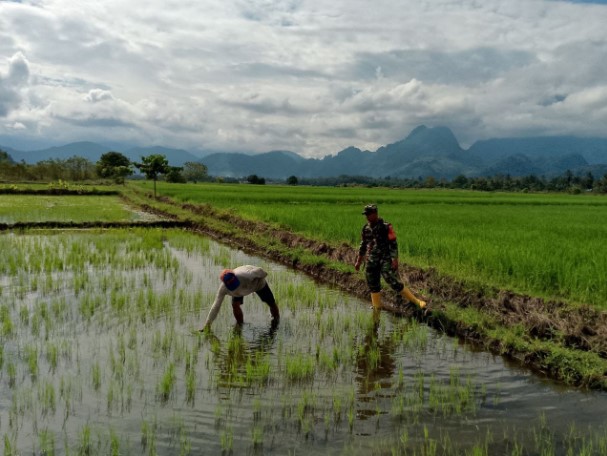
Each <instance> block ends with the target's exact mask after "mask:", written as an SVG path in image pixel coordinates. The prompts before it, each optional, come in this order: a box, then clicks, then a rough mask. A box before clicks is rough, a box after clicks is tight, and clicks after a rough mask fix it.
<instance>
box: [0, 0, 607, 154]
mask: <svg viewBox="0 0 607 456" xmlns="http://www.w3.org/2000/svg"><path fill="white" fill-rule="evenodd" d="M605 24H607V1H592V2H590V1H579V0H576V1H556V0H508V1H503V0H398V1H397V0H373V1H369V0H332V1H331V2H328V1H326V0H180V1H177V0H146V1H145V2H143V1H138V0H130V1H125V0H94V1H93V0H80V1H73V0H32V1H26V0H23V1H12V0H9V1H7V0H0V146H1V145H2V144H5V145H6V144H7V142H9V143H10V144H11V146H10V147H13V148H19V147H16V146H19V145H21V146H22V147H21V149H22V150H28V147H30V148H31V147H32V145H34V144H35V145H37V146H38V148H42V146H53V145H62V144H66V143H70V142H75V141H94V142H99V143H102V144H107V143H110V142H111V143H125V144H131V145H134V146H153V145H157V146H166V147H174V148H183V149H186V150H190V151H192V152H197V151H208V150H213V151H246V152H266V151H270V150H290V151H293V152H296V153H298V154H300V155H302V156H304V157H307V158H312V157H324V156H326V155H333V154H336V153H337V152H339V151H340V150H342V149H345V148H347V147H350V146H354V147H358V148H360V149H362V150H372V151H373V150H376V149H377V148H378V147H380V146H382V145H385V144H389V143H393V142H396V141H398V140H401V139H403V138H405V137H406V136H407V135H408V134H409V133H410V132H411V130H413V129H414V128H415V127H417V126H418V125H426V126H428V127H434V126H446V127H449V128H450V129H451V130H452V131H453V133H454V134H455V136H456V138H457V139H458V140H459V142H460V144H461V145H462V146H463V147H469V146H470V145H471V144H473V143H474V142H475V141H477V140H482V139H487V138H494V137H521V136H544V135H549V136H554V135H575V136H580V137H607V128H606V126H607V26H605Z"/></svg>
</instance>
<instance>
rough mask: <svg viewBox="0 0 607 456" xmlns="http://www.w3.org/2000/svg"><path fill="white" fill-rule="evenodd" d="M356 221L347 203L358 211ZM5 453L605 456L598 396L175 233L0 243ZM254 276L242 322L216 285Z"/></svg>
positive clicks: (603, 401) (2, 237) (47, 236)
mask: <svg viewBox="0 0 607 456" xmlns="http://www.w3.org/2000/svg"><path fill="white" fill-rule="evenodd" d="M352 206H353V208H354V206H355V205H354V204H353V205H352ZM0 251H2V252H3V258H4V261H3V262H0V342H1V344H0V439H1V440H0V448H1V452H2V454H3V455H5V456H9V455H26V454H27V455H29V454H35V455H125V454H142V455H189V454H217V455H241V454H244V455H261V454H264V455H266V454H267V455H299V454H306V455H308V454H311V455H342V454H348V455H350V456H358V455H471V456H472V455H475V456H476V455H569V454H587V455H590V454H605V452H607V422H606V421H605V419H604V410H605V408H606V407H607V396H606V395H605V394H604V393H601V392H584V391H578V390H574V389H566V388H562V387H559V386H558V385H556V384H554V383H552V382H550V381H549V380H547V379H542V378H539V377H537V376H536V375H534V374H531V373H530V372H528V371H526V370H524V369H521V368H520V367H516V366H510V365H508V363H507V362H506V361H505V360H504V359H502V358H500V357H495V356H493V355H491V354H488V353H484V352H477V351H475V350H474V349H473V348H472V347H467V346H466V345H462V344H460V343H459V342H458V341H457V340H456V339H452V338H449V337H446V336H444V335H442V334H440V333H438V332H436V331H434V330H432V329H430V328H429V327H427V326H425V325H422V324H420V323H418V322H417V321H415V320H409V319H405V318H398V317H395V316H392V315H390V314H386V313H381V314H377V313H374V312H373V311H372V310H371V309H369V307H368V303H366V302H363V301H361V300H358V299H356V298H352V297H351V296H349V295H346V294H344V293H341V292H339V291H337V290H334V289H331V288H328V287H325V286H323V285H321V284H317V283H315V282H313V281H312V280H311V279H309V278H306V277H304V276H302V275H301V274H298V273H296V272H293V271H291V270H288V269H286V268H285V267H283V266H280V265H277V264H274V263H271V262H268V261H267V260H263V259H260V258H255V257H251V256H248V255H247V254H245V253H243V252H241V251H237V250H231V249H229V248H227V247H225V246H221V245H219V244H216V243H215V242H212V241H210V240H208V239H206V238H202V237H199V236H196V235H193V234H190V233H186V232H183V231H179V230H161V229H142V228H138V229H113V230H86V231H85V230H71V231H61V232H58V231H53V232H50V231H49V232H44V231H36V232H35V233H34V232H23V233H3V234H0ZM238 264H257V265H260V266H262V267H263V268H264V269H265V270H267V271H268V273H269V276H268V282H269V284H270V286H271V287H272V289H273V292H274V294H275V296H276V298H277V301H278V305H279V307H280V309H281V321H280V323H279V324H278V325H273V324H272V323H271V322H270V315H269V311H268V309H267V307H266V306H265V304H264V303H262V302H261V301H260V300H259V298H258V297H257V296H256V295H252V296H248V297H246V298H245V304H244V306H243V310H244V315H245V324H244V325H243V326H242V327H239V326H235V324H234V317H233V316H232V312H231V306H230V305H229V301H227V300H226V302H225V303H224V306H223V307H222V309H221V311H220V313H219V316H218V318H217V320H216V321H215V322H214V324H213V327H212V331H211V332H210V333H208V334H200V333H198V332H197V329H198V328H199V327H200V326H201V324H202V322H203V321H204V318H205V316H206V313H207V312H208V310H209V307H210V305H211V303H212V301H213V299H214V296H215V292H216V290H217V286H218V285H219V280H218V275H219V273H220V271H221V270H222V269H223V268H225V267H229V266H235V265H238Z"/></svg>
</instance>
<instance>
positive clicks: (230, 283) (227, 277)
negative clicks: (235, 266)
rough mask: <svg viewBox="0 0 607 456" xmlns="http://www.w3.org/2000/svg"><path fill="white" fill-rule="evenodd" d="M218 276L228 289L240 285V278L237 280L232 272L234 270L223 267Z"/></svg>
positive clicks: (231, 289) (232, 289)
mask: <svg viewBox="0 0 607 456" xmlns="http://www.w3.org/2000/svg"><path fill="white" fill-rule="evenodd" d="M219 278H220V279H221V281H222V282H223V284H224V285H225V286H226V288H227V289H228V290H230V291H234V290H236V288H238V286H239V285H240V280H238V277H236V274H234V271H232V270H231V269H224V270H223V271H221V274H220V275H219Z"/></svg>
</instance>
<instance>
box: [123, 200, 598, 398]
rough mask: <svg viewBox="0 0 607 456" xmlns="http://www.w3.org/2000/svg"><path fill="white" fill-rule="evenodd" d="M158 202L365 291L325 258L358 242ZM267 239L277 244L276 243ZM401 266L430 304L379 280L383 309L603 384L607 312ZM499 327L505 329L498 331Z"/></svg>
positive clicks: (537, 366)
mask: <svg viewBox="0 0 607 456" xmlns="http://www.w3.org/2000/svg"><path fill="white" fill-rule="evenodd" d="M159 201H160V202H162V203H163V204H165V205H170V206H173V207H175V208H178V209H179V210H181V211H183V212H185V213H188V214H191V215H192V218H191V220H193V221H192V222H191V225H190V226H188V227H187V228H188V229H190V230H192V231H193V232H196V233H199V234H203V235H205V236H209V237H211V238H213V239H215V240H217V241H219V242H221V243H224V244H226V245H229V246H230V247H233V248H240V249H242V250H244V251H246V252H247V253H252V254H255V255H258V256H263V257H265V258H269V259H271V260H273V261H276V262H279V263H281V264H285V265H287V266H289V267H292V268H294V269H297V270H300V271H302V272H304V273H306V274H307V275H309V276H311V277H313V278H314V279H316V280H317V281H319V282H322V283H324V284H331V285H333V286H335V287H338V288H340V289H341V290H344V291H346V292H348V293H351V294H353V295H356V296H357V297H360V298H363V299H365V298H368V296H369V293H368V290H367V286H366V283H365V281H364V277H363V274H360V273H355V272H354V271H353V268H347V267H346V268H341V269H336V268H335V267H332V266H331V264H330V263H329V262H333V263H340V264H343V265H350V266H351V265H353V264H354V261H355V257H356V249H355V248H354V247H352V246H349V245H347V244H342V245H340V246H331V245H328V244H326V243H323V242H319V241H315V240H312V239H308V238H304V237H302V236H299V235H297V234H294V233H292V232H289V231H285V230H280V229H276V228H275V227H272V226H270V225H268V224H265V223H261V222H252V221H250V220H244V219H242V218H240V217H238V216H236V215H235V214H233V213H226V212H222V211H218V210H215V209H214V208H212V207H211V206H208V205H193V204H179V203H176V202H175V201H172V200H171V199H170V198H160V199H159ZM133 203H134V202H131V204H133ZM134 204H136V203H134ZM139 206H140V207H141V209H143V210H145V211H148V212H152V213H154V214H156V215H161V216H163V217H167V218H173V219H176V218H180V217H178V216H176V215H174V214H172V213H171V212H169V211H166V210H161V209H158V208H157V207H155V205H154V203H151V204H143V205H141V204H140V205H139ZM188 218H189V217H188ZM207 221H213V223H208V222H207ZM217 222H221V223H217ZM250 233H254V236H251V235H250ZM262 240H264V241H262ZM272 244H274V245H276V244H279V245H280V246H282V248H276V249H275V248H273V247H271V245H272ZM269 245H270V247H268V246H269ZM302 249H303V250H305V251H306V252H309V253H311V254H313V255H314V256H315V257H317V258H319V261H318V262H316V263H315V264H313V263H310V262H309V261H307V262H304V261H300V260H299V257H298V255H297V253H296V252H297V251H302ZM324 260H327V261H326V262H325V261H324ZM342 269H344V270H342ZM347 269H352V270H351V271H348V270H347ZM400 271H401V277H402V279H403V280H404V281H405V283H407V284H408V285H409V286H410V287H411V288H412V289H413V290H414V291H415V292H416V293H418V294H421V295H423V296H424V297H425V298H426V299H427V300H428V302H429V306H428V307H429V308H428V311H427V312H425V313H422V312H420V311H418V310H417V309H416V308H415V307H414V306H411V305H403V304H402V303H399V302H398V298H397V297H396V296H395V294H394V293H392V292H391V291H390V290H387V289H386V287H384V291H383V293H382V294H383V297H382V304H383V307H384V309H385V310H386V311H389V312H392V313H394V314H398V315H403V316H408V317H411V318H417V319H419V320H421V321H424V322H426V323H427V324H428V325H430V326H432V327H434V328H436V329H439V330H441V331H443V332H445V333H446V334H448V335H451V336H457V337H460V338H463V339H465V340H466V342H467V343H473V344H476V345H478V346H479V347H480V348H483V349H485V350H490V351H492V352H493V353H496V354H500V355H504V356H507V357H509V358H511V359H515V360H517V361H518V362H519V363H521V364H522V365H525V366H527V367H529V368H532V369H534V370H537V371H538V372H540V373H542V374H544V375H547V376H549V377H552V378H555V379H558V380H561V381H563V382H565V383H568V384H573V385H578V386H583V387H589V388H597V389H607V313H605V312H600V311H597V310H595V309H593V308H591V307H589V306H572V305H570V304H567V303H565V302H560V301H551V300H544V299H541V298H537V297H532V296H526V295H522V294H517V293H514V292H512V291H509V290H500V289H497V288H492V287H479V286H473V285H470V284H467V283H464V282H462V281H459V280H456V279H453V278H451V277H446V276H443V275H441V274H439V273H438V272H437V271H436V270H434V269H432V268H430V269H418V268H414V267H411V266H407V265H404V264H401V268H400ZM455 306H456V307H457V308H458V309H461V310H463V311H466V310H476V311H477V314H478V315H482V320H481V321H478V319H476V320H475V319H472V320H474V321H471V320H470V319H466V318H461V319H460V318H454V317H453V316H452V315H453V308H454V307H455ZM500 331H506V333H507V334H506V335H505V336H504V335H503V334H501V335H500ZM582 368H583V369H585V370H584V371H582Z"/></svg>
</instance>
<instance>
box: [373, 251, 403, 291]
mask: <svg viewBox="0 0 607 456" xmlns="http://www.w3.org/2000/svg"><path fill="white" fill-rule="evenodd" d="M365 277H366V279H367V286H368V287H369V291H370V292H371V293H379V291H380V290H381V283H380V280H381V277H383V278H384V280H385V281H386V283H387V284H388V285H390V288H392V289H393V290H394V291H396V292H399V293H400V291H402V289H403V288H405V285H404V284H403V283H402V281H401V280H400V276H399V275H398V269H397V270H394V269H392V260H391V259H390V258H377V259H376V258H373V259H369V260H368V261H367V268H366V270H365Z"/></svg>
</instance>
